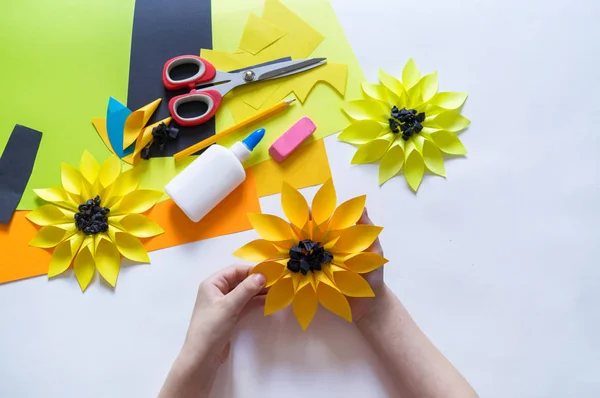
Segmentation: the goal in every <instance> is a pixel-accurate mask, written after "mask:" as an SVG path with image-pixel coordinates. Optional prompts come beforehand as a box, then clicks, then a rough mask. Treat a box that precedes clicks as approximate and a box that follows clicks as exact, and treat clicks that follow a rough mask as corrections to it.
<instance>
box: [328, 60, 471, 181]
mask: <svg viewBox="0 0 600 398" xmlns="http://www.w3.org/2000/svg"><path fill="white" fill-rule="evenodd" d="M379 80H380V84H370V83H367V82H364V83H363V84H362V88H363V91H364V92H365V94H366V95H367V96H368V98H367V99H363V100H358V101H351V102H347V103H345V104H344V107H343V108H342V109H343V110H344V111H345V112H346V114H347V115H348V116H349V117H350V118H351V119H353V120H354V121H353V122H352V124H350V125H349V126H348V127H346V129H344V130H343V131H342V133H341V134H340V135H339V136H338V139H339V140H341V141H344V142H348V143H350V144H354V145H356V146H358V150H357V151H356V153H355V155H354V157H353V158H352V163H353V164H357V163H372V162H376V161H378V160H381V163H380V166H379V183H380V184H383V183H385V182H386V181H388V180H389V179H390V178H392V177H394V176H395V175H397V174H398V173H400V171H401V170H402V169H403V168H404V176H405V178H406V181H407V182H408V185H410V187H411V188H412V189H413V190H414V191H416V190H417V189H419V185H420V184H421V181H422V179H423V174H424V172H425V169H426V168H427V170H429V171H430V172H432V173H433V174H437V175H439V176H442V177H445V176H446V170H445V167H444V159H443V156H442V152H443V153H445V154H448V155H465V154H466V153H467V151H466V149H465V147H464V146H463V144H462V143H461V142H460V140H459V139H458V137H457V133H459V132H460V131H462V130H464V129H466V128H467V127H468V126H469V124H470V123H471V122H470V121H469V119H467V118H465V117H464V116H462V115H461V114H460V111H461V108H462V106H463V104H464V103H465V101H466V99H467V93H458V92H438V75H437V72H433V73H430V74H428V75H426V76H423V77H421V72H420V71H419V69H418V68H417V66H416V65H415V63H414V62H413V60H412V59H409V60H408V62H407V63H406V65H405V66H404V69H403V70H402V81H400V80H398V79H396V78H395V77H393V76H391V75H389V74H387V73H385V72H384V71H382V70H379Z"/></svg>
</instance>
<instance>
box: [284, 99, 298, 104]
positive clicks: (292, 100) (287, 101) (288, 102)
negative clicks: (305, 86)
mask: <svg viewBox="0 0 600 398" xmlns="http://www.w3.org/2000/svg"><path fill="white" fill-rule="evenodd" d="M294 101H296V98H292V99H289V100H285V103H286V104H288V105H289V104H291V103H292V102H294Z"/></svg>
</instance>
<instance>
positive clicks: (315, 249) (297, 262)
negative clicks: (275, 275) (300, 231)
mask: <svg viewBox="0 0 600 398" xmlns="http://www.w3.org/2000/svg"><path fill="white" fill-rule="evenodd" d="M332 259H333V255H332V254H331V253H329V252H328V251H325V249H324V248H323V246H321V244H320V243H317V242H313V241H312V240H310V239H306V240H302V241H300V243H298V244H297V245H296V246H293V247H292V248H291V249H290V259H289V261H288V263H287V267H288V269H289V270H290V271H292V272H301V273H302V275H306V274H307V273H308V271H313V272H315V271H321V265H322V264H328V263H330V262H331V260H332Z"/></svg>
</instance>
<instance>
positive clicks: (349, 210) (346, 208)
mask: <svg viewBox="0 0 600 398" xmlns="http://www.w3.org/2000/svg"><path fill="white" fill-rule="evenodd" d="M366 200H367V196H366V195H362V196H357V197H356V198H352V199H350V200H347V201H345V202H344V203H342V204H341V205H339V206H338V208H337V209H335V211H334V212H333V216H331V220H330V221H329V229H330V230H334V231H335V230H338V229H346V228H348V227H350V226H352V225H354V224H356V223H357V222H358V220H359V219H360V217H361V216H362V213H363V210H364V209H365V202H366Z"/></svg>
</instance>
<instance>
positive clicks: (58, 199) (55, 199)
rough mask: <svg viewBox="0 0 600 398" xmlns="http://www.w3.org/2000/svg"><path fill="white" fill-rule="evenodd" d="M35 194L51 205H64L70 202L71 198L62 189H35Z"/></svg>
mask: <svg viewBox="0 0 600 398" xmlns="http://www.w3.org/2000/svg"><path fill="white" fill-rule="evenodd" d="M33 192H35V194H36V195H37V196H39V197H40V198H41V199H43V200H45V201H46V202H50V203H57V204H58V203H62V202H67V201H70V200H71V199H70V197H69V195H68V194H67V191H65V190H64V189H62V188H45V189H34V190H33Z"/></svg>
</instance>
